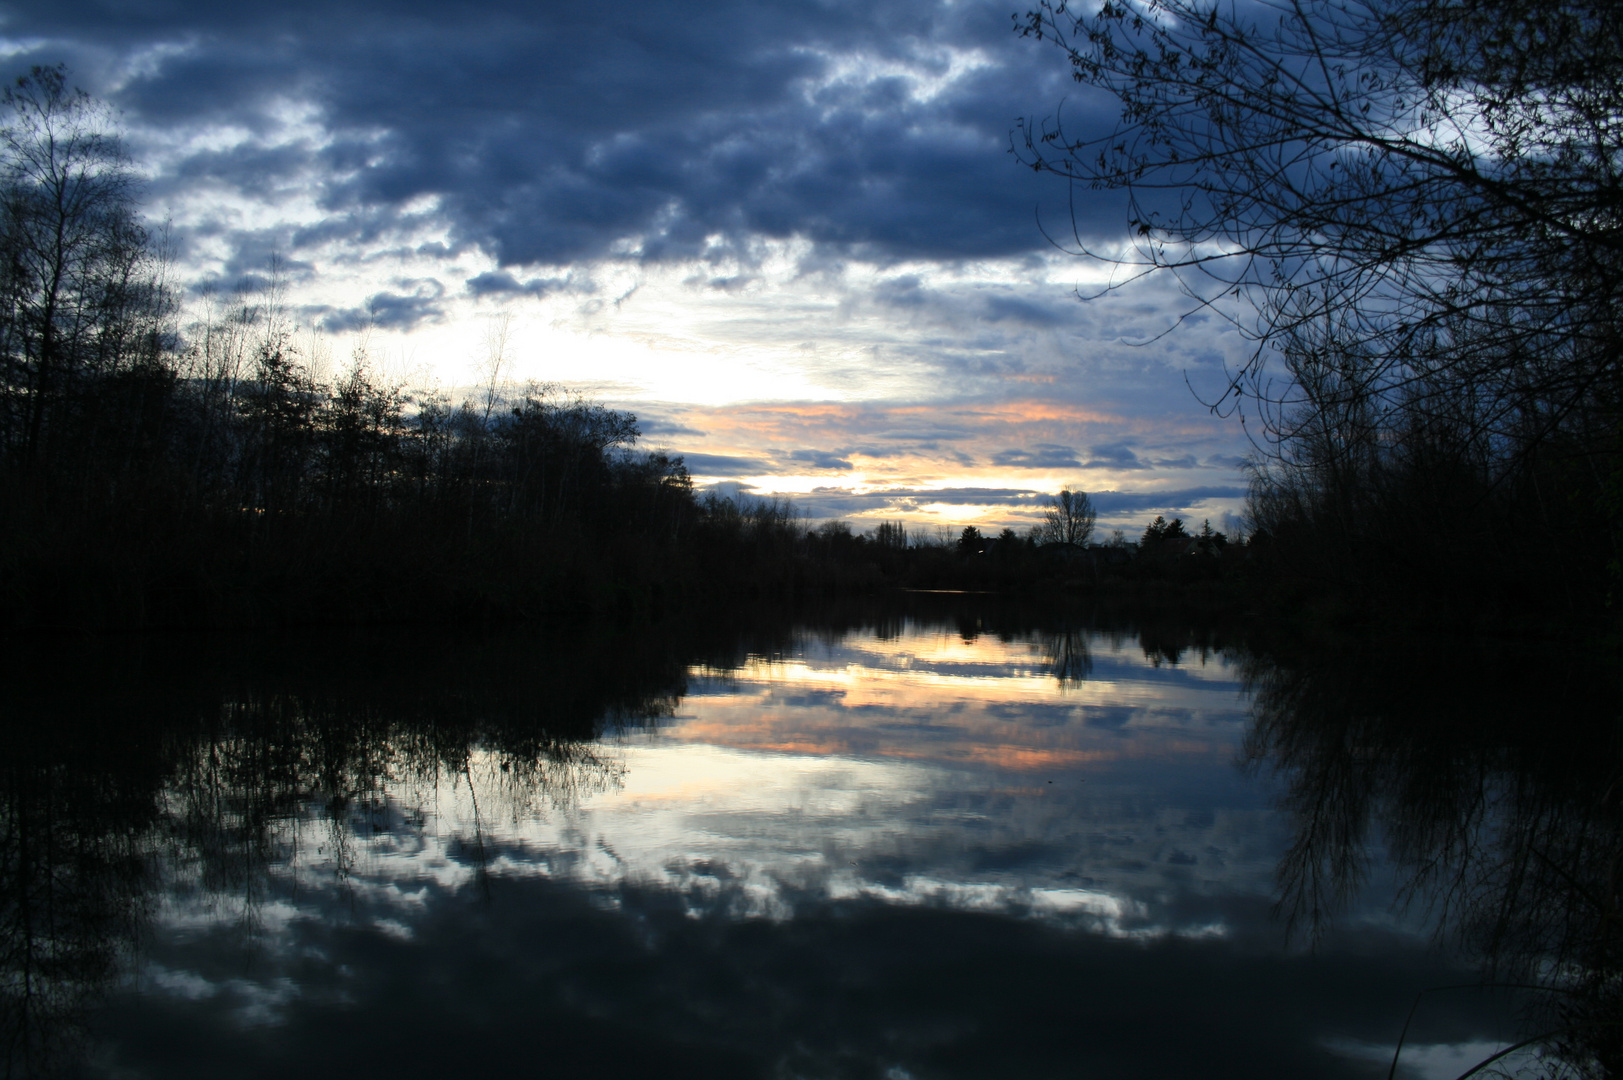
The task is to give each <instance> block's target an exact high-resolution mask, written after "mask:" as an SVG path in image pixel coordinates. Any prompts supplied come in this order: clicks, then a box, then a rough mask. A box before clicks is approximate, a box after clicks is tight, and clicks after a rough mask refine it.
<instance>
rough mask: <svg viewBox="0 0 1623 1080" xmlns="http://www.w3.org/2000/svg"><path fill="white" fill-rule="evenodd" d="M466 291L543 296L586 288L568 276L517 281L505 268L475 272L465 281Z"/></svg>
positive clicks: (481, 294)
mask: <svg viewBox="0 0 1623 1080" xmlns="http://www.w3.org/2000/svg"><path fill="white" fill-rule="evenodd" d="M465 284H466V285H467V287H468V292H470V293H472V294H473V295H474V296H493V295H494V296H503V295H511V294H520V295H529V296H545V295H546V294H547V293H549V292H557V291H559V290H561V289H568V290H570V291H572V292H586V291H589V289H588V288H584V287H582V286H581V285H579V284H577V283H575V282H573V281H572V280H570V279H568V278H536V277H532V278H530V279H529V280H527V281H519V280H518V279H517V278H515V277H514V276H513V275H512V274H509V273H508V272H507V271H505V270H487V271H486V272H484V273H483V274H476V275H475V276H473V277H471V278H469V279H468V280H467V282H466V283H465Z"/></svg>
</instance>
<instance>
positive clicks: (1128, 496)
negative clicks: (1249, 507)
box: [1091, 486, 1245, 514]
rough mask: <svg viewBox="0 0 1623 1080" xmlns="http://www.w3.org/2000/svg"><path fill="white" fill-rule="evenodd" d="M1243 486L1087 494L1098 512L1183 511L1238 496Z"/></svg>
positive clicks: (1240, 494)
mask: <svg viewBox="0 0 1623 1080" xmlns="http://www.w3.org/2000/svg"><path fill="white" fill-rule="evenodd" d="M1244 495H1245V488H1243V487H1238V486H1207V487H1191V488H1179V489H1177V490H1172V491H1096V492H1093V493H1092V495H1091V497H1092V499H1093V505H1094V507H1095V509H1097V510H1098V511H1099V513H1101V514H1120V513H1129V512H1134V511H1153V512H1155V513H1158V514H1183V513H1187V512H1188V511H1189V510H1190V508H1191V507H1194V506H1198V505H1199V504H1201V503H1203V502H1210V501H1211V500H1213V499H1239V498H1243V497H1244Z"/></svg>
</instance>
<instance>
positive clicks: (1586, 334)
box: [1016, 0, 1623, 434]
mask: <svg viewBox="0 0 1623 1080" xmlns="http://www.w3.org/2000/svg"><path fill="white" fill-rule="evenodd" d="M1242 11H1245V12H1261V13H1263V16H1264V17H1272V16H1277V19H1276V20H1275V21H1269V22H1258V21H1252V20H1255V19H1256V18H1257V17H1258V16H1257V15H1254V14H1241V12H1242ZM1020 29H1021V31H1022V32H1023V33H1025V34H1027V35H1029V36H1032V37H1036V38H1038V39H1043V40H1054V41H1056V42H1058V43H1059V44H1060V46H1061V47H1062V48H1063V49H1064V50H1065V51H1066V53H1067V56H1068V59H1069V61H1070V64H1071V68H1072V73H1073V75H1074V77H1075V78H1076V79H1077V80H1078V81H1081V82H1085V83H1088V84H1090V85H1093V86H1096V87H1099V88H1101V89H1104V90H1106V91H1107V92H1109V93H1111V94H1113V95H1114V96H1115V97H1116V98H1117V99H1118V100H1119V101H1120V103H1121V107H1122V111H1121V120H1120V123H1119V124H1118V125H1117V127H1116V128H1115V129H1114V130H1113V131H1111V132H1109V133H1108V134H1104V135H1099V136H1093V137H1080V138H1078V137H1073V136H1072V135H1070V134H1069V133H1068V132H1067V130H1066V129H1065V127H1064V126H1063V125H1062V124H1061V123H1059V122H1054V123H1049V124H1045V125H1033V124H1025V125H1023V126H1022V128H1021V129H1020V132H1019V135H1018V141H1017V143H1016V150H1017V152H1019V153H1021V154H1022V155H1023V157H1024V160H1026V162H1027V163H1028V164H1030V165H1031V166H1033V167H1034V168H1037V169H1040V170H1047V171H1053V172H1056V173H1059V174H1060V175H1062V176H1064V177H1066V178H1068V179H1070V180H1072V181H1076V182H1079V183H1082V184H1086V185H1088V186H1091V187H1099V188H1119V189H1122V190H1124V191H1126V192H1127V193H1128V195H1129V205H1130V211H1129V220H1128V225H1129V227H1130V229H1131V232H1132V235H1133V238H1134V247H1133V250H1132V252H1131V253H1130V254H1127V255H1122V254H1119V253H1117V252H1115V251H1106V250H1104V249H1097V248H1093V247H1089V246H1088V245H1086V244H1083V245H1082V249H1083V250H1084V251H1085V252H1086V253H1089V254H1094V255H1096V256H1097V257H1102V258H1104V259H1106V260H1107V261H1110V262H1113V263H1118V264H1122V265H1124V266H1126V267H1128V268H1130V269H1132V270H1136V271H1142V272H1154V271H1157V270H1161V271H1167V272H1170V273H1172V274H1173V275H1174V276H1176V277H1177V278H1178V280H1179V282H1180V284H1181V285H1182V286H1183V287H1184V288H1185V289H1186V290H1187V292H1188V293H1189V295H1190V296H1191V297H1192V298H1193V300H1194V301H1195V305H1196V306H1197V307H1199V308H1201V309H1203V310H1207V311H1219V312H1222V313H1224V314H1226V315H1228V317H1230V318H1231V319H1232V320H1234V322H1235V325H1237V326H1238V327H1240V329H1242V330H1244V331H1245V332H1247V333H1249V334H1250V335H1251V336H1252V337H1253V338H1254V339H1255V340H1256V341H1257V342H1258V343H1259V346H1279V347H1281V348H1283V349H1286V350H1288V349H1289V348H1290V347H1291V346H1292V345H1293V344H1300V342H1299V341H1298V339H1299V338H1302V337H1303V336H1304V335H1305V338H1306V340H1307V341H1318V342H1319V343H1321V344H1322V343H1323V342H1322V339H1323V338H1324V337H1325V335H1326V334H1327V333H1330V332H1331V330H1332V328H1333V335H1332V336H1333V338H1334V343H1335V345H1336V347H1337V350H1338V352H1339V353H1340V355H1341V356H1342V357H1343V358H1344V359H1345V360H1347V361H1349V363H1350V365H1351V370H1349V371H1347V372H1346V376H1345V378H1344V380H1342V381H1341V382H1340V383H1338V385H1337V387H1336V392H1337V393H1340V394H1354V393H1363V394H1376V395H1380V396H1384V397H1387V398H1388V399H1389V400H1395V397H1394V396H1395V395H1401V394H1402V393H1404V392H1405V391H1413V392H1419V393H1422V394H1425V393H1440V392H1444V391H1446V390H1447V389H1450V388H1452V387H1453V386H1454V384H1455V383H1456V382H1457V381H1459V380H1471V381H1472V385H1473V386H1476V387H1478V388H1479V389H1480V391H1481V392H1483V393H1487V394H1489V395H1492V396H1494V397H1495V398H1496V399H1499V401H1500V404H1501V405H1509V404H1510V401H1509V400H1506V399H1513V398H1518V397H1520V396H1523V395H1526V394H1534V395H1537V396H1541V397H1543V398H1546V399H1548V404H1549V405H1550V407H1552V408H1554V409H1556V410H1557V412H1558V413H1559V412H1560V411H1562V409H1563V407H1570V406H1571V405H1572V404H1573V403H1575V402H1577V401H1579V400H1581V399H1582V398H1583V397H1584V395H1585V394H1586V393H1587V392H1588V391H1590V390H1592V389H1594V388H1595V387H1596V385H1597V381H1598V380H1610V381H1612V382H1613V383H1614V384H1615V380H1616V377H1617V341H1616V337H1617V335H1616V333H1615V321H1616V320H1615V315H1614V312H1615V311H1616V310H1617V304H1618V301H1619V299H1620V284H1623V192H1620V186H1619V176H1618V172H1619V167H1620V166H1623V14H1620V12H1619V10H1618V9H1617V7H1616V5H1612V4H1606V3H1599V2H1594V0H1591V2H1589V3H1577V4H1563V5H1546V4H1537V3H1533V2H1531V0H1497V2H1490V3H1476V2H1467V0H1422V2H1420V3H1410V2H1408V0H1345V2H1344V0H1299V2H1296V3H1293V4H1290V5H1285V6H1281V7H1273V6H1268V7H1263V8H1252V9H1240V8H1234V9H1230V12H1229V13H1228V14H1224V13H1223V12H1222V11H1221V10H1220V9H1219V8H1218V7H1216V6H1207V5H1206V4H1204V3H1200V2H1195V0H1110V2H1107V3H1105V4H1103V5H1102V6H1101V7H1099V8H1098V9H1097V11H1096V13H1093V14H1081V15H1079V14H1075V13H1073V12H1071V11H1070V10H1069V9H1068V7H1067V5H1066V4H1065V3H1064V2H1063V0H1061V2H1060V3H1057V4H1055V3H1048V2H1045V3H1044V4H1042V6H1040V7H1039V8H1038V9H1037V10H1035V11H1032V12H1030V13H1028V14H1027V16H1026V17H1025V19H1024V21H1023V22H1022V24H1021V27H1020ZM1131 276H1133V275H1128V276H1127V277H1128V278H1130V277H1131ZM1123 280H1126V279H1117V283H1118V284H1119V283H1120V282H1121V281H1123ZM1111 287H1116V285H1115V284H1113V285H1112V286H1111ZM1229 298H1238V299H1241V300H1244V301H1249V303H1250V305H1251V310H1252V314H1251V316H1250V317H1244V316H1242V314H1240V313H1239V311H1238V310H1237V309H1234V308H1233V307H1231V306H1224V301H1225V300H1226V299H1229ZM1265 355H1266V351H1265V349H1264V348H1261V347H1259V348H1258V350H1257V351H1256V353H1255V354H1254V355H1253V357H1252V359H1251V361H1250V363H1248V364H1246V365H1245V366H1244V367H1242V368H1241V369H1240V370H1239V371H1237V372H1235V373H1234V377H1233V378H1232V380H1231V382H1230V384H1229V386H1228V389H1227V393H1226V395H1225V396H1226V397H1228V399H1229V400H1230V401H1231V402H1232V401H1235V400H1238V399H1240V398H1243V397H1245V396H1247V395H1249V396H1251V397H1253V398H1260V399H1262V401H1263V402H1265V403H1267V404H1271V405H1274V406H1279V405H1288V404H1291V403H1294V402H1297V401H1300V400H1302V397H1301V396H1300V395H1301V394H1303V393H1310V391H1307V389H1306V388H1304V387H1302V386H1300V385H1296V386H1295V387H1294V390H1295V392H1296V396H1293V395H1292V393H1291V390H1290V389H1285V388H1281V387H1278V386H1271V385H1270V384H1269V383H1267V381H1266V378H1265V375H1264V370H1263V360H1264V358H1265ZM1541 358H1542V359H1541ZM1286 412H1287V414H1288V412H1289V410H1288V409H1287V410H1286ZM1502 412H1503V410H1502V409H1501V410H1499V411H1497V412H1496V411H1494V410H1489V411H1488V412H1487V413H1486V414H1485V415H1484V418H1483V419H1484V421H1485V422H1489V423H1494V422H1509V421H1510V419H1511V418H1510V417H1509V416H1508V415H1501V414H1502ZM1270 418H1271V419H1272V420H1273V421H1274V422H1275V430H1283V431H1284V432H1285V433H1286V434H1288V423H1287V421H1288V416H1287V415H1285V414H1281V413H1280V412H1278V411H1275V412H1273V413H1271V414H1270Z"/></svg>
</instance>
